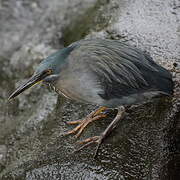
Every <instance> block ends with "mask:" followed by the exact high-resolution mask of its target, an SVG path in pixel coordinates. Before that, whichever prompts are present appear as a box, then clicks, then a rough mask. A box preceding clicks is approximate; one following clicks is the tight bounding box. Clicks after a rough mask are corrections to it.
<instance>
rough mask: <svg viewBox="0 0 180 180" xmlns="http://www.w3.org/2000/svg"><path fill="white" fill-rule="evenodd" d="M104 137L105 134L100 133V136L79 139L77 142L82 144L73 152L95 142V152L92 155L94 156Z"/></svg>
mask: <svg viewBox="0 0 180 180" xmlns="http://www.w3.org/2000/svg"><path fill="white" fill-rule="evenodd" d="M105 137H106V135H104V134H101V135H100V136H93V137H90V138H87V139H85V140H82V141H79V142H77V143H78V144H80V145H82V146H81V147H80V148H79V149H77V150H76V151H75V152H78V151H80V150H82V149H84V148H86V147H88V146H89V145H91V144H97V147H96V150H95V153H94V156H93V157H94V158H95V157H96V156H97V154H98V150H99V147H100V145H101V144H102V142H103V140H104V139H105Z"/></svg>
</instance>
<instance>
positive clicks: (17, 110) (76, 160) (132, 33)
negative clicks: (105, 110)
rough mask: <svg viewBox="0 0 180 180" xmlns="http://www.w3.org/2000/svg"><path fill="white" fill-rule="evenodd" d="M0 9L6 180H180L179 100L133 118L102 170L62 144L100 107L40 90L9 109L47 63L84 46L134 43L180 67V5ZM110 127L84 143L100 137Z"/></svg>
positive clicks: (127, 0)
mask: <svg viewBox="0 0 180 180" xmlns="http://www.w3.org/2000/svg"><path fill="white" fill-rule="evenodd" d="M0 2H1V3H0V8H1V11H0V23H1V24H4V26H1V27H0V39H1V41H0V46H1V47H2V48H1V50H0V55H1V56H0V63H1V67H0V70H1V72H2V73H1V74H0V109H1V112H0V115H1V116H0V123H1V126H0V144H1V145H2V147H3V148H4V149H3V148H1V146H0V148H1V149H2V153H1V149H0V155H1V154H3V156H2V163H1V162H0V164H2V168H1V167H0V179H2V180H6V179H7V180H10V179H18V180H20V179H27V180H36V179H52V180H53V179H138V180H139V179H153V180H154V179H179V174H178V172H179V169H178V168H179V166H178V162H179V153H180V148H179V141H178V139H179V138H178V137H179V132H180V131H179V130H180V128H179V121H178V120H179V110H180V102H179V98H173V99H171V98H167V99H164V98H163V99H160V100H156V101H153V102H149V103H146V104H144V105H139V106H133V107H132V108H129V109H128V110H127V115H126V117H125V118H124V119H123V120H122V121H121V122H120V123H119V126H118V128H116V129H115V131H114V132H113V133H112V134H111V136H110V137H109V138H108V139H107V140H106V141H105V143H104V144H103V145H102V146H101V148H100V151H99V154H98V157H97V159H96V160H94V159H92V156H93V152H94V150H95V147H94V146H92V147H89V148H87V149H84V150H82V151H81V152H78V153H74V150H75V149H76V148H77V147H78V145H76V144H75V142H76V141H77V140H76V139H75V138H73V137H72V136H68V137H64V136H63V133H64V132H66V131H67V130H69V129H70V128H71V127H69V126H67V124H66V122H67V121H70V120H76V119H80V118H83V117H84V116H86V115H87V114H88V113H89V112H91V110H93V109H95V108H96V107H94V106H92V105H85V104H81V103H78V102H73V101H70V100H67V99H66V98H64V97H60V96H57V95H56V94H55V93H54V92H52V90H51V89H49V88H46V87H41V86H36V87H34V88H31V89H29V90H28V91H26V92H25V93H23V94H22V95H21V96H18V97H17V98H16V99H15V100H13V101H11V102H7V97H8V95H9V94H10V92H12V91H13V90H14V89H15V88H16V87H17V86H18V85H19V84H20V83H21V82H22V81H25V80H26V79H27V78H28V77H29V76H30V75H31V74H32V73H33V71H34V69H35V67H36V66H37V64H38V63H39V62H40V61H41V60H42V59H43V58H44V57H46V56H47V55H49V54H50V53H52V52H54V51H55V50H56V49H58V48H61V47H63V45H64V44H70V43H71V42H72V41H74V40H78V39H81V38H83V37H85V38H94V37H101V38H111V39H119V40H120V41H125V42H126V41H128V43H131V44H133V45H135V46H138V47H139V48H141V49H143V50H146V51H148V52H149V53H150V54H151V55H152V56H153V57H154V59H155V61H157V62H159V63H161V64H162V65H163V66H165V67H166V68H169V69H171V68H172V66H173V64H174V63H177V64H178V63H179V60H178V58H179V52H180V51H179V47H180V46H179V42H180V41H179V40H178V38H179V30H178V29H179V27H178V22H179V20H180V14H179V11H178V7H179V4H178V3H179V2H178V1H173V2H172V1H171V0H167V1H163V0H157V1H149V0H144V1H141V0H138V1H133V0H123V1H122V0H112V1H109V0H106V1H103V0H98V1H95V0H91V1H89V0H86V1H81V0H63V1H58V0H54V1H45V0H39V1H21V0H19V1H13V0H8V1H0ZM5 22H6V23H5ZM5 57H6V58H5ZM177 67H178V66H177ZM178 80H179V74H178V73H177V74H176V81H178ZM177 89H178V85H177V84H176V91H178V90H177ZM111 119H112V116H110V117H109V119H107V120H104V121H101V122H95V123H94V124H92V125H91V126H89V128H88V129H87V131H86V132H84V133H83V135H82V137H81V138H80V139H84V138H86V137H90V136H94V135H98V134H99V133H101V132H102V131H103V130H104V129H105V127H106V126H107V125H108V124H109V123H110V122H111ZM0 157H1V156H0Z"/></svg>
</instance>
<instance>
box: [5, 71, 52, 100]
mask: <svg viewBox="0 0 180 180" xmlns="http://www.w3.org/2000/svg"><path fill="white" fill-rule="evenodd" d="M48 75H49V73H48V72H47V73H46V72H41V73H38V74H35V75H34V76H32V77H31V78H30V79H29V80H28V81H27V82H25V83H24V84H22V85H21V86H19V87H18V88H17V89H16V90H15V91H14V92H13V93H12V94H11V95H10V96H9V98H8V100H11V99H13V98H14V97H16V96H18V95H19V94H21V93H22V92H23V91H25V90H26V89H29V88H30V87H32V86H34V85H36V84H38V83H40V82H41V81H43V79H44V78H45V77H46V76H48Z"/></svg>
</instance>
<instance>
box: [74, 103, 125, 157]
mask: <svg viewBox="0 0 180 180" xmlns="http://www.w3.org/2000/svg"><path fill="white" fill-rule="evenodd" d="M124 115H125V108H124V107H123V106H121V107H119V108H118V112H117V115H116V117H115V118H114V120H113V121H112V122H111V123H110V124H109V126H108V127H107V128H106V129H105V130H104V131H103V133H101V135H100V136H94V137H90V138H87V139H85V140H82V141H79V142H78V144H81V145H82V146H81V147H80V148H79V149H77V150H76V151H75V152H78V151H80V150H82V149H84V148H85V147H87V146H89V145H91V144H94V143H96V144H97V147H96V150H95V153H94V158H95V157H96V156H97V154H98V150H99V148H100V145H101V144H102V142H103V141H104V139H105V138H106V137H107V136H108V135H109V134H110V133H111V132H112V130H113V129H114V128H115V127H116V126H117V123H118V121H119V120H120V119H122V118H123V117H124Z"/></svg>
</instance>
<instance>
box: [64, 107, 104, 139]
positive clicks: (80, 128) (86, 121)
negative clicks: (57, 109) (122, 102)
mask: <svg viewBox="0 0 180 180" xmlns="http://www.w3.org/2000/svg"><path fill="white" fill-rule="evenodd" d="M106 109H107V108H105V107H101V108H100V109H98V110H96V111H95V112H92V113H90V114H89V115H88V116H87V118H86V119H83V120H77V121H70V122H67V124H70V125H74V124H78V125H77V127H75V128H74V129H73V130H70V131H68V132H67V133H65V134H64V135H65V136H66V135H70V134H76V136H75V137H76V138H78V137H79V136H80V135H81V134H82V132H83V131H84V129H85V128H86V126H87V125H88V124H89V123H91V122H93V121H96V120H98V119H102V118H104V117H106V116H107V114H105V113H102V112H103V111H104V110H106Z"/></svg>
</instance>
